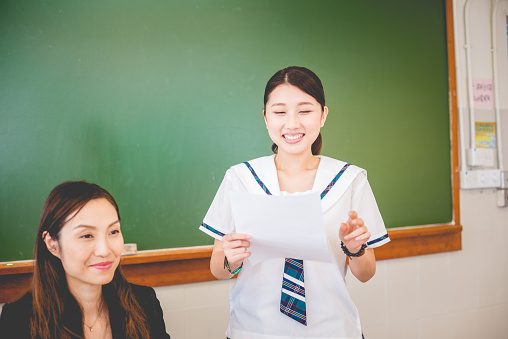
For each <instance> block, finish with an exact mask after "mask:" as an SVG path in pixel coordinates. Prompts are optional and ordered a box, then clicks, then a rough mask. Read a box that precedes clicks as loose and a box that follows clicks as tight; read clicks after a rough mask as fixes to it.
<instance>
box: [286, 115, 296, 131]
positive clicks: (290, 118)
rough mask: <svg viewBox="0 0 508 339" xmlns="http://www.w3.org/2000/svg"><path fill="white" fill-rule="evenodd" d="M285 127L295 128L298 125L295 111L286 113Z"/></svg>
mask: <svg viewBox="0 0 508 339" xmlns="http://www.w3.org/2000/svg"><path fill="white" fill-rule="evenodd" d="M285 125H286V128H288V129H295V128H298V127H300V117H299V116H298V113H296V112H289V113H288V114H286V123H285Z"/></svg>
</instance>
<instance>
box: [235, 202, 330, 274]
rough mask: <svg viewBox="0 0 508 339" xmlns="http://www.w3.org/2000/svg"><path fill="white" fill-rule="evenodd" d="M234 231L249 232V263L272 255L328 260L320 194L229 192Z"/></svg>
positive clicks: (273, 256)
mask: <svg viewBox="0 0 508 339" xmlns="http://www.w3.org/2000/svg"><path fill="white" fill-rule="evenodd" d="M230 198H231V210H232V215H233V222H234V224H235V228H236V232H237V233H245V234H250V235H251V236H252V238H251V239H250V247H249V249H248V251H249V252H251V253H252V254H251V256H250V257H249V258H248V259H247V260H248V261H249V262H250V264H252V265H255V264H258V263H259V262H261V261H263V260H267V259H272V258H294V259H302V260H318V261H325V262H331V257H330V254H329V251H328V246H327V244H326V235H325V226H324V220H323V212H322V209H321V199H320V196H319V193H309V194H302V195H292V196H274V195H260V194H247V193H239V192H231V193H230Z"/></svg>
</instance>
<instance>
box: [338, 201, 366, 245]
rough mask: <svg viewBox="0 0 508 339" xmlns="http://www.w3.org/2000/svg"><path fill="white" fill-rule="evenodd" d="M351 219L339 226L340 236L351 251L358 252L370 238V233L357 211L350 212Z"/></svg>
mask: <svg viewBox="0 0 508 339" xmlns="http://www.w3.org/2000/svg"><path fill="white" fill-rule="evenodd" d="M348 215H349V219H348V220H347V222H346V223H342V224H341V225H340V228H339V238H340V240H341V241H342V242H343V243H344V245H345V246H346V247H347V249H348V250H349V252H351V253H357V252H358V251H359V250H360V248H361V247H362V245H363V244H365V243H366V242H367V240H368V239H369V238H370V233H369V231H368V230H367V227H365V224H364V223H363V220H362V219H360V218H358V214H357V213H356V212H355V211H350V212H349V213H348Z"/></svg>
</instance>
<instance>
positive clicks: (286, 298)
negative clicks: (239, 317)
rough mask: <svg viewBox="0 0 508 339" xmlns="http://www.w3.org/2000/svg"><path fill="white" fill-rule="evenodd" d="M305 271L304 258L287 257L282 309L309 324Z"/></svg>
mask: <svg viewBox="0 0 508 339" xmlns="http://www.w3.org/2000/svg"><path fill="white" fill-rule="evenodd" d="M244 164H245V165H246V166H247V168H248V169H249V170H250V172H251V173H252V175H253V176H254V179H256V181H257V183H258V184H259V186H261V188H262V189H263V191H265V193H266V194H268V195H272V193H270V191H269V190H268V187H266V186H265V184H264V183H263V182H262V181H261V179H259V177H258V175H257V174H256V172H255V171H254V168H252V166H251V165H250V164H249V163H248V162H244ZM350 165H351V164H346V165H344V167H343V168H342V169H341V170H340V171H339V173H337V175H336V176H335V178H333V180H332V181H331V182H330V184H328V186H327V187H326V188H325V189H324V191H323V192H321V199H323V198H324V197H325V195H326V194H327V193H328V191H330V190H331V189H332V187H333V185H335V183H336V182H337V180H339V178H340V177H341V176H342V174H343V173H344V171H345V170H346V169H347V168H348V167H349V166H350ZM304 281H305V280H304V272H303V260H300V259H292V258H285V262H284V275H283V278H282V291H281V296H280V311H281V312H282V313H283V314H285V315H287V316H288V317H290V318H292V319H294V320H296V321H298V322H299V323H301V324H303V325H305V326H307V307H306V303H305V283H304Z"/></svg>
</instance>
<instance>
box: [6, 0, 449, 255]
mask: <svg viewBox="0 0 508 339" xmlns="http://www.w3.org/2000/svg"><path fill="white" fill-rule="evenodd" d="M291 65H300V66H306V67H309V68H310V69H312V70H314V71H315V72H316V73H317V74H318V75H319V76H320V77H321V79H322V81H323V83H324V86H325V92H326V96H327V105H328V107H329V109H330V114H329V116H328V120H327V124H326V126H325V128H324V130H323V139H324V147H323V154H324V155H327V156H331V157H334V158H338V159H341V160H345V161H349V162H352V163H354V164H356V165H358V166H360V167H363V168H366V169H367V170H368V172H369V180H370V182H371V185H372V187H373V189H374V192H375V195H376V198H377V200H378V203H379V206H380V209H381V212H382V214H383V216H384V219H385V222H386V225H387V226H388V227H401V226H411V225H422V224H435V223H446V222H450V221H451V220H452V198H451V168H450V132H449V108H448V72H447V59H446V31H445V13H444V5H443V1H442V0H427V1H421V0H383V1H349V0H319V1H303V0H291V1H284V0H279V1H268V0H260V1H251V0H146V1H134V0H100V1H99V0H87V1H78V0H49V1H35V0H24V1H19V0H4V1H2V2H1V3H0V261H11V260H20V259H29V258H31V257H32V251H33V243H34V236H35V232H36V229H37V224H38V218H39V214H40V210H41V207H42V204H43V202H44V199H45V198H46V196H47V194H48V193H49V191H50V190H51V189H52V188H53V187H54V186H55V185H56V184H58V183H60V182H62V181H65V180H76V179H85V180H88V181H91V182H96V183H98V184H100V185H102V186H104V187H105V188H106V189H108V190H109V191H110V192H112V194H113V195H114V196H115V197H116V198H117V200H118V202H119V205H120V212H121V215H122V228H123V232H124V237H125V240H126V242H136V243H137V244H138V249H140V250H144V249H159V248H173V247H186V246H196V245H208V244H211V243H212V240H211V239H210V237H208V236H207V235H204V234H202V232H200V231H198V226H199V225H200V223H201V221H202V218H203V216H204V215H205V213H206V211H207V209H208V206H209V204H210V203H211V201H212V199H213V196H214V194H215V192H216V190H217V188H218V186H219V184H220V182H221V180H222V178H223V175H224V172H225V171H226V169H227V168H228V167H229V166H231V165H234V164H236V163H239V162H242V161H245V160H249V159H252V158H256V157H259V156H263V155H268V154H270V153H271V151H270V145H271V141H270V140H269V137H268V135H267V133H266V129H265V126H264V122H263V119H262V115H261V110H262V106H263V90H264V85H265V83H266V81H267V80H268V78H269V77H270V76H271V75H272V74H273V73H274V72H275V71H277V70H278V69H280V68H283V67H285V66H291Z"/></svg>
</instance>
